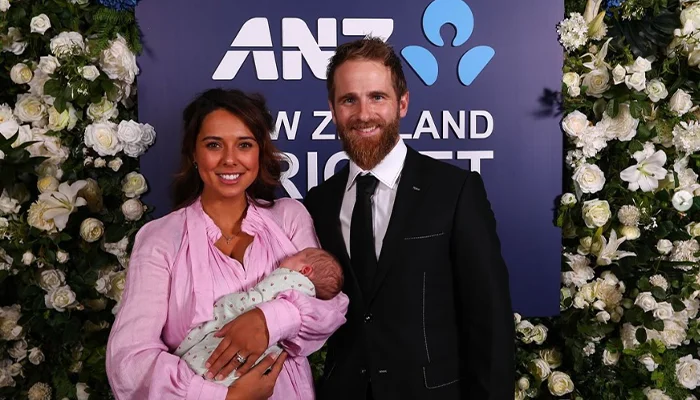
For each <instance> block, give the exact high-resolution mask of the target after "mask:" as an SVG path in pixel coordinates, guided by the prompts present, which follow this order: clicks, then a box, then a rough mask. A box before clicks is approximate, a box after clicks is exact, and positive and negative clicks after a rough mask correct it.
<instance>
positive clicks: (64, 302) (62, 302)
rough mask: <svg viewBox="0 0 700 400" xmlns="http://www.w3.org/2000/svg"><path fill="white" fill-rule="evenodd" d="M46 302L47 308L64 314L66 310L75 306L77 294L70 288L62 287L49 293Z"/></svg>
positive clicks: (45, 298) (45, 297)
mask: <svg viewBox="0 0 700 400" xmlns="http://www.w3.org/2000/svg"><path fill="white" fill-rule="evenodd" d="M44 302H45V303H46V307H47V308H53V309H55V310H56V311H59V312H63V311H65V310H66V308H69V307H72V306H74V305H75V303H76V302H75V293H74V292H73V291H72V290H71V288H70V287H69V286H67V285H66V286H61V287H59V288H56V289H54V290H52V291H50V292H49V293H47V294H46V295H45V296H44Z"/></svg>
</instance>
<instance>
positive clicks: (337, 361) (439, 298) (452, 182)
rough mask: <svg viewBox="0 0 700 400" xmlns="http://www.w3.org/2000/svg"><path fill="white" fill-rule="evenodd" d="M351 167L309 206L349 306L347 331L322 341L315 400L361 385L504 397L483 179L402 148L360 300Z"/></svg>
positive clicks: (506, 356) (506, 305) (499, 285)
mask: <svg viewBox="0 0 700 400" xmlns="http://www.w3.org/2000/svg"><path fill="white" fill-rule="evenodd" d="M348 171H349V169H348V167H347V166H346V167H345V168H344V169H343V170H341V171H340V172H338V173H337V174H336V175H334V176H333V177H332V178H330V179H329V180H328V181H326V182H324V183H322V184H321V185H319V186H317V187H315V188H313V189H312V190H311V191H309V193H308V195H307V197H306V199H305V205H306V207H307V208H308V210H309V212H310V213H311V216H312V217H313V219H314V224H315V228H316V233H317V235H318V237H319V239H320V242H321V246H322V247H323V248H324V249H326V250H327V251H329V252H331V253H332V254H333V255H335V256H336V257H337V258H338V260H339V261H340V263H341V264H342V266H343V271H344V273H345V285H344V288H343V291H344V292H345V293H346V294H347V295H348V297H349V298H350V306H349V310H348V313H347V322H346V324H345V325H343V326H342V327H341V328H340V329H339V330H338V331H337V332H336V333H335V334H334V335H333V336H332V337H331V338H330V339H329V341H328V354H327V359H326V365H325V375H324V377H323V378H322V379H321V382H320V383H319V386H318V390H317V396H318V398H319V400H326V399H328V400H331V399H332V400H344V399H347V400H362V399H365V397H366V392H367V385H368V384H371V390H372V393H373V396H374V398H375V399H376V400H391V399H397V400H399V399H400V400H410V399H421V400H422V399H426V400H427V399H431V400H432V399H440V400H452V399H455V400H456V399H470V400H471V399H474V400H486V399H498V400H501V399H503V400H506V399H508V400H511V399H512V398H513V395H514V394H513V393H514V380H515V378H514V375H515V371H514V369H515V368H514V365H515V356H514V327H513V314H512V308H511V301H510V294H509V283H508V271H507V269H506V266H505V263H504V261H503V258H502V257H501V246H500V242H499V239H498V236H497V234H496V221H495V219H494V215H493V212H492V211H491V206H490V204H489V201H488V199H487V197H486V191H485V189H484V185H483V182H482V180H481V177H480V175H479V174H477V173H474V172H467V171H464V170H462V169H459V168H457V167H454V166H452V165H449V164H446V163H443V162H440V161H437V160H434V159H432V158H429V157H426V156H423V155H421V154H419V153H418V152H416V151H414V150H413V149H411V148H409V149H408V154H407V156H406V161H405V163H404V167H403V170H402V172H401V178H400V181H399V187H398V192H397V195H396V200H395V203H394V207H393V210H392V214H391V219H390V223H389V227H388V229H387V232H386V236H385V237H384V241H383V243H382V250H381V254H380V257H379V261H378V267H377V271H376V274H375V280H374V284H373V288H372V290H371V291H369V293H370V294H369V295H368V296H366V295H363V292H362V291H361V290H360V286H359V285H358V281H357V279H356V277H355V274H354V273H353V268H352V263H351V261H350V258H349V256H348V252H347V250H346V248H345V244H344V241H343V237H342V234H341V228H340V220H339V215H340V207H341V203H342V199H343V193H344V191H345V186H346V183H347V179H348V173H349V172H348ZM370 382H371V383H370Z"/></svg>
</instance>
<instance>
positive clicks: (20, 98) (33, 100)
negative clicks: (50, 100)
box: [15, 94, 46, 126]
mask: <svg viewBox="0 0 700 400" xmlns="http://www.w3.org/2000/svg"><path fill="white" fill-rule="evenodd" d="M15 115H16V116H17V118H19V120H20V121H22V122H32V123H33V124H36V125H37V126H39V125H42V120H43V119H44V117H46V106H45V105H44V103H43V102H42V101H41V99H40V98H39V97H37V96H33V95H31V94H20V95H17V103H15Z"/></svg>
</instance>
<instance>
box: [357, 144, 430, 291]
mask: <svg viewBox="0 0 700 400" xmlns="http://www.w3.org/2000/svg"><path fill="white" fill-rule="evenodd" d="M420 164H421V159H420V155H419V154H418V153H417V152H416V151H415V150H413V149H411V148H410V147H408V152H407V153H406V161H405V162H404V166H403V169H402V170H401V179H400V180H399V187H398V190H397V193H396V199H395V200H394V207H393V209H392V211H391V218H390V219H389V226H388V228H387V231H386V234H385V235H384V240H383V242H382V251H381V253H380V254H379V261H378V263H377V264H378V265H377V272H376V274H375V277H374V283H373V285H372V291H371V293H370V296H369V299H368V300H369V302H371V301H372V300H373V299H374V297H375V295H376V294H377V291H378V290H379V288H380V286H381V285H382V282H383V281H384V278H385V277H386V274H387V272H389V267H390V266H391V265H392V264H393V261H394V259H395V258H396V257H397V256H398V247H399V245H400V243H401V242H402V241H403V237H404V235H403V233H404V231H405V229H406V228H407V227H408V226H409V224H410V222H411V221H414V220H416V215H417V214H416V212H415V208H416V207H417V206H418V205H419V204H420V203H421V202H422V200H423V199H424V197H425V195H426V193H427V192H428V190H427V189H428V185H429V181H428V180H427V179H425V175H424V174H423V172H424V171H423V169H422V168H420Z"/></svg>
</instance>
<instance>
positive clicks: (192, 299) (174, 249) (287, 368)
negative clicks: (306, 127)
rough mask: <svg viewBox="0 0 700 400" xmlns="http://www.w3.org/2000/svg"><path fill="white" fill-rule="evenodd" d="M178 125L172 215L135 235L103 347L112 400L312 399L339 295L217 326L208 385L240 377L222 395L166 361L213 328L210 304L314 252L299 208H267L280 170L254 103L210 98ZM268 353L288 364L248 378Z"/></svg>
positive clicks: (268, 121) (297, 301)
mask: <svg viewBox="0 0 700 400" xmlns="http://www.w3.org/2000/svg"><path fill="white" fill-rule="evenodd" d="M183 117H184V123H185V136H184V139H183V145H182V170H181V172H180V173H179V174H178V176H177V178H176V181H175V185H174V189H175V190H174V200H175V204H176V207H175V208H176V211H174V212H172V213H170V214H168V215H166V216H165V217H162V218H160V219H158V220H155V221H152V222H150V223H148V224H146V225H145V226H144V227H143V228H142V229H141V230H140V231H139V232H138V234H137V235H136V239H135V243H134V249H133V252H132V254H131V261H130V263H129V271H128V273H127V282H126V287H125V290H124V295H123V299H122V305H121V309H120V311H119V313H118V315H117V318H116V320H115V322H114V326H113V328H112V332H111V334H110V338H109V343H108V345H107V375H108V377H109V381H110V385H111V386H112V390H113V392H114V394H115V396H116V397H117V399H119V400H126V399H166V400H167V399H201V400H224V399H226V400H238V399H246V400H248V399H250V400H257V399H266V398H268V397H269V396H270V395H272V398H273V399H304V400H305V399H312V398H313V397H314V394H313V380H312V375H311V370H310V367H309V364H308V361H307V360H306V356H307V355H309V354H311V353H312V352H314V351H316V350H318V349H319V348H320V347H321V346H322V345H323V343H324V342H325V340H326V339H327V338H328V337H329V336H330V335H331V333H333V332H334V331H335V330H336V329H337V328H338V327H340V325H342V324H343V323H344V322H345V317H344V315H345V312H346V311H347V306H348V300H347V296H345V295H344V294H342V293H341V294H340V295H338V296H336V297H335V298H334V299H331V300H329V301H323V300H319V299H315V298H309V297H306V296H304V295H301V294H300V293H298V292H296V291H288V292H283V293H282V294H281V295H280V296H278V297H277V298H276V299H275V300H273V301H271V302H268V303H265V304H262V305H260V306H259V307H258V308H256V309H254V310H252V311H249V312H247V313H245V314H243V315H241V316H240V317H239V318H237V319H236V320H234V321H232V322H230V323H229V324H228V325H226V326H224V327H223V328H222V329H221V331H220V332H219V335H221V336H225V338H224V339H223V340H222V342H221V344H220V345H219V347H218V348H217V349H216V350H215V351H214V353H213V354H212V356H211V358H210V359H209V364H210V367H208V368H209V373H208V374H207V376H206V377H207V378H209V379H212V378H214V379H221V378H223V377H225V376H227V375H228V373H230V372H232V371H233V370H234V369H235V370H236V371H237V373H239V374H241V375H242V377H241V378H240V379H239V380H238V381H236V383H235V384H234V385H233V386H231V387H229V388H227V387H225V386H222V385H219V384H217V383H215V382H211V381H210V380H207V379H204V378H203V377H201V376H196V375H195V374H194V372H193V371H192V370H191V369H190V368H189V367H188V365H187V364H186V363H185V362H184V361H183V360H181V359H180V358H178V357H177V356H175V355H173V354H172V351H173V350H174V349H175V348H177V346H178V345H179V344H180V342H181V341H182V340H183V339H184V336H185V334H186V332H187V331H188V330H189V329H191V328H192V327H194V326H196V325H198V324H199V323H201V322H204V321H208V320H211V319H212V316H213V305H214V302H215V300H216V299H218V298H219V297H221V296H223V295H225V294H228V293H231V292H238V291H242V290H246V289H249V288H251V287H252V286H254V285H255V284H256V283H257V282H259V281H260V280H262V278H264V277H265V276H266V275H267V274H268V273H270V272H271V271H272V270H273V269H274V268H276V267H277V264H278V262H279V261H280V260H281V259H282V258H284V257H285V256H287V255H291V254H293V253H295V252H296V251H298V250H302V249H304V248H307V247H318V241H317V238H316V236H315V233H314V230H313V223H312V220H311V217H310V216H309V214H308V213H307V212H306V209H305V208H304V206H303V205H301V203H299V202H298V201H296V200H293V199H278V200H274V191H275V189H276V187H277V186H278V184H279V179H280V170H281V168H280V163H279V159H278V157H277V153H276V150H275V148H274V146H273V145H272V141H271V139H270V132H271V131H272V129H273V122H272V116H271V115H270V113H269V112H268V111H267V109H266V106H265V101H264V100H263V99H262V98H260V97H256V96H249V95H246V94H244V93H242V92H240V91H237V90H230V91H227V90H221V89H213V90H209V91H207V92H205V93H203V94H202V95H200V96H199V97H198V98H197V99H195V100H194V101H193V102H192V103H191V104H190V105H189V106H188V107H187V108H186V109H185V111H184V113H183ZM277 342H279V343H280V344H281V345H282V347H283V348H285V350H286V352H287V353H289V357H288V358H287V355H286V354H285V353H283V355H281V356H280V357H279V358H278V359H277V360H272V359H266V360H265V361H264V362H262V363H261V364H259V365H258V366H256V367H254V368H252V369H251V364H252V362H254V361H255V360H257V358H258V357H259V355H260V354H262V352H263V351H264V350H265V349H266V348H267V347H268V346H269V345H270V344H274V343H277ZM268 367H271V371H269V372H268V371H267V369H268ZM273 387H274V394H273Z"/></svg>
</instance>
